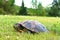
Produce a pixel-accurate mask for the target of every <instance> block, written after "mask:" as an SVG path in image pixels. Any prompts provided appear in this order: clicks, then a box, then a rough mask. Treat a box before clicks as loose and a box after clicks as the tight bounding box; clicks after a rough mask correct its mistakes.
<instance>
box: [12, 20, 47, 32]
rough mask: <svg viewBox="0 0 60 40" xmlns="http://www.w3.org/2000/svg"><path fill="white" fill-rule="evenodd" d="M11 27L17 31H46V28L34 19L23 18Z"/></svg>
mask: <svg viewBox="0 0 60 40" xmlns="http://www.w3.org/2000/svg"><path fill="white" fill-rule="evenodd" d="M13 27H14V29H15V30H16V31H18V32H30V33H40V32H48V30H47V29H46V27H45V26H44V25H43V24H42V23H40V22H37V21H34V20H25V21H22V22H18V23H16V24H15V25H14V26H13Z"/></svg>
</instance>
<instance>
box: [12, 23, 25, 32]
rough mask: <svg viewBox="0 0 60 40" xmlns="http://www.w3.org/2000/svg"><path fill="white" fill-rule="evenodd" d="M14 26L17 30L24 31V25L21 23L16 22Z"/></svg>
mask: <svg viewBox="0 0 60 40" xmlns="http://www.w3.org/2000/svg"><path fill="white" fill-rule="evenodd" d="M13 27H14V29H15V30H16V31H18V32H23V29H24V27H23V26H22V25H21V24H19V23H16V24H15V25H14V26H13Z"/></svg>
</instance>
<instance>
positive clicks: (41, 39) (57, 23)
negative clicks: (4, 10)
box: [0, 15, 60, 40]
mask: <svg viewBox="0 0 60 40" xmlns="http://www.w3.org/2000/svg"><path fill="white" fill-rule="evenodd" d="M24 20H36V21H38V22H41V23H42V24H44V25H45V27H46V28H47V29H48V30H49V33H39V34H34V35H33V34H29V33H25V32H23V33H19V32H16V31H15V30H14V28H13V25H14V24H15V23H17V22H21V21H24ZM0 40H60V18H59V17H41V16H12V15H0Z"/></svg>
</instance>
